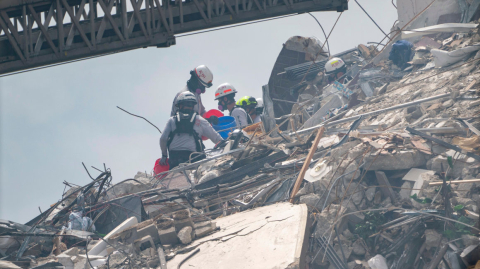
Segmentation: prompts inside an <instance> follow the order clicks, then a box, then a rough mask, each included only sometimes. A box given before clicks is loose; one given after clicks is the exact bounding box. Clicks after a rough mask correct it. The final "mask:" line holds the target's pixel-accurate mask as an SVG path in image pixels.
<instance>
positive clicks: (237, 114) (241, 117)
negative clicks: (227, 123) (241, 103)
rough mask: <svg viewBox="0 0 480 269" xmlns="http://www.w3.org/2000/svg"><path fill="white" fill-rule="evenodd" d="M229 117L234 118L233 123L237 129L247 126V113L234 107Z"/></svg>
mask: <svg viewBox="0 0 480 269" xmlns="http://www.w3.org/2000/svg"><path fill="white" fill-rule="evenodd" d="M230 116H232V117H234V118H235V122H236V124H237V128H238V127H241V128H244V127H245V126H247V125H248V120H247V117H249V116H248V115H247V112H246V111H245V110H244V109H243V108H241V107H235V108H234V109H233V110H232V112H230Z"/></svg>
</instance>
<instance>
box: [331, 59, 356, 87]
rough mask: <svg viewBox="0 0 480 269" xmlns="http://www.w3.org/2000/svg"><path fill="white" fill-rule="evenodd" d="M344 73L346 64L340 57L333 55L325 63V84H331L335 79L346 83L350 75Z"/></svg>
mask: <svg viewBox="0 0 480 269" xmlns="http://www.w3.org/2000/svg"><path fill="white" fill-rule="evenodd" d="M346 73H347V65H346V64H345V62H344V61H343V60H342V59H341V58H337V57H334V58H332V59H330V60H328V62H327V63H325V76H326V80H324V82H325V84H326V85H328V84H332V83H333V82H335V81H338V82H340V83H342V84H346V83H347V82H348V81H350V80H351V79H352V78H351V77H350V76H347V75H346ZM324 78H325V77H324Z"/></svg>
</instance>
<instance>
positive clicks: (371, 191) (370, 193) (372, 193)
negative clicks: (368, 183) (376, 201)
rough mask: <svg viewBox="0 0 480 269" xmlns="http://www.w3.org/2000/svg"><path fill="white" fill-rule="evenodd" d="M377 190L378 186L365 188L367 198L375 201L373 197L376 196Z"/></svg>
mask: <svg viewBox="0 0 480 269" xmlns="http://www.w3.org/2000/svg"><path fill="white" fill-rule="evenodd" d="M376 191H377V187H368V188H367V189H366V190H365V198H367V200H368V201H369V202H371V201H373V198H375V192H376Z"/></svg>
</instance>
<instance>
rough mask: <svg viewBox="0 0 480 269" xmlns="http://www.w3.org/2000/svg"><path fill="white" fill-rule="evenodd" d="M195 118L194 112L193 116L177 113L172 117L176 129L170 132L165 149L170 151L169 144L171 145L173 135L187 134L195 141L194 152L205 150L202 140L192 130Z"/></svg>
mask: <svg viewBox="0 0 480 269" xmlns="http://www.w3.org/2000/svg"><path fill="white" fill-rule="evenodd" d="M196 117H197V113H196V112H194V113H193V114H185V113H181V112H177V114H176V115H175V116H174V119H175V127H176V128H175V130H174V131H173V132H170V134H169V135H168V140H167V148H168V149H169V150H170V144H171V143H172V141H173V138H174V137H175V135H177V134H189V135H191V136H192V137H193V140H194V141H195V147H196V151H197V152H203V150H204V149H205V145H203V143H202V140H201V139H200V136H199V135H198V133H197V132H196V131H195V130H194V129H193V126H194V125H195V120H196Z"/></svg>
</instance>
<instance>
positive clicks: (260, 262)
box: [0, 1, 480, 269]
mask: <svg viewBox="0 0 480 269" xmlns="http://www.w3.org/2000/svg"><path fill="white" fill-rule="evenodd" d="M423 2H424V1H416V2H415V3H416V4H418V5H419V6H421V5H423V4H422V3H423ZM434 2H435V1H434ZM439 2H441V3H435V4H434V5H430V6H428V3H427V4H425V5H423V6H422V10H423V11H422V12H418V6H415V7H414V8H410V9H409V6H408V5H407V4H406V1H399V5H398V8H399V23H398V24H397V25H396V26H394V30H395V29H396V30H398V31H393V32H392V33H391V34H390V36H389V37H388V39H389V40H390V41H389V42H388V44H387V45H386V46H384V47H383V48H382V49H379V46H374V45H371V46H366V45H363V44H360V45H358V46H356V47H355V48H353V49H351V50H348V51H345V52H342V53H339V54H337V55H335V56H337V57H341V58H342V59H343V60H344V61H345V63H346V64H347V66H348V75H349V76H350V77H351V78H352V79H351V80H349V81H348V83H346V84H342V83H332V84H328V85H324V84H322V76H323V75H324V74H323V73H322V72H323V66H324V65H325V62H326V59H327V58H328V57H330V55H329V51H328V50H327V49H325V48H324V45H323V44H322V43H320V42H319V41H318V40H316V39H314V38H306V37H292V38H290V39H289V40H288V41H287V42H286V43H285V44H284V46H283V48H282V50H281V53H280V55H279V57H278V59H277V62H276V63H275V65H274V67H273V70H272V74H271V77H270V80H269V83H268V84H267V85H265V86H264V87H263V99H264V103H265V107H266V108H265V112H264V115H263V116H262V123H258V124H255V125H252V126H249V127H247V128H245V129H244V130H243V132H242V131H239V130H237V131H233V132H232V133H231V135H230V137H229V138H228V139H227V141H226V143H223V144H222V145H219V146H217V147H216V148H214V149H211V150H208V152H207V153H208V154H207V155H208V157H207V158H206V159H204V160H201V161H198V162H192V163H186V164H182V165H180V166H179V167H177V168H175V169H172V170H170V171H167V172H162V173H157V174H155V173H143V172H139V173H137V175H135V176H134V178H131V179H126V180H124V181H121V182H118V183H116V184H112V182H111V171H110V170H109V169H107V168H106V167H104V169H103V171H100V174H99V175H98V176H96V177H95V178H93V177H91V178H92V181H91V182H90V183H89V184H87V185H85V186H77V185H75V184H72V183H69V182H66V181H65V182H64V184H65V185H66V186H69V187H70V189H69V190H67V191H66V192H65V193H64V194H63V196H62V197H61V199H60V200H59V201H57V202H56V203H54V204H53V205H52V206H51V207H50V208H49V209H48V210H46V211H44V212H43V213H42V214H40V215H39V216H37V217H35V218H33V219H32V220H31V221H29V222H27V223H25V224H19V223H15V222H12V221H5V220H2V221H1V222H0V257H1V258H0V268H161V269H165V268H187V267H195V268H214V267H218V268H290V269H292V268H337V269H345V268H355V269H360V268H373V269H385V268H391V269H393V268H402V267H403V268H480V262H479V260H480V240H479V232H480V222H479V213H480V212H479V207H480V185H479V184H480V179H479V174H480V131H479V128H480V45H479V44H480V43H479V42H480V27H479V15H480V11H479V8H478V6H479V4H480V1H458V3H460V4H457V6H455V5H454V3H453V2H455V3H456V2H457V1H439ZM440 4H443V5H440ZM449 8H451V9H449ZM435 9H438V10H437V11H435ZM409 10H417V11H416V13H415V14H414V15H411V14H409V13H408V12H409ZM428 14H433V15H431V16H429V15H428ZM457 14H460V15H457ZM426 19H428V20H426ZM397 41H407V43H404V44H409V45H408V46H410V47H409V49H408V50H407V51H406V53H407V54H405V57H403V58H402V59H403V61H400V62H399V61H395V60H391V57H390V55H392V54H394V53H395V49H396V47H395V44H400V43H397ZM392 51H393V52H392ZM332 56H333V55H332ZM389 58H390V59H389ZM87 172H88V171H87ZM89 176H90V174H89Z"/></svg>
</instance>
